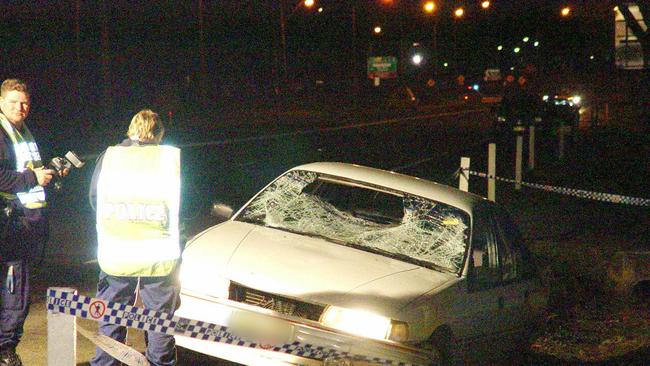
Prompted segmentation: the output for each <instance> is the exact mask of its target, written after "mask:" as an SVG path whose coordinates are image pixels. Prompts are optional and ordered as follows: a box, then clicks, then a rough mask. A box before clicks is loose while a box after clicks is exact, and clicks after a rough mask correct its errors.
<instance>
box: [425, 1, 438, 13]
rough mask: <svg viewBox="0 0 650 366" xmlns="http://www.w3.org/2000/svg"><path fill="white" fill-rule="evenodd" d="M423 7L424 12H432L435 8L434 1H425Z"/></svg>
mask: <svg viewBox="0 0 650 366" xmlns="http://www.w3.org/2000/svg"><path fill="white" fill-rule="evenodd" d="M423 8H424V11H425V12H427V13H433V12H434V11H435V10H436V3H434V2H433V1H427V2H426V3H424V6H423Z"/></svg>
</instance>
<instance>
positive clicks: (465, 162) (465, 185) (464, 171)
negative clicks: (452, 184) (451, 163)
mask: <svg viewBox="0 0 650 366" xmlns="http://www.w3.org/2000/svg"><path fill="white" fill-rule="evenodd" d="M458 189H460V190H461V191H465V192H468V191H469V158H466V157H461V158H460V174H459V175H458Z"/></svg>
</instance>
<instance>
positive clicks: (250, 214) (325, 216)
mask: <svg viewBox="0 0 650 366" xmlns="http://www.w3.org/2000/svg"><path fill="white" fill-rule="evenodd" d="M236 219H237V220H240V221H247V222H253V223H257V224H261V225H264V226H268V227H273V228H278V229H282V230H287V231H292V232H297V233H302V234H305V235H312V236H319V237H323V238H325V239H327V240H330V241H333V242H336V243H341V244H344V245H349V246H353V247H355V248H359V249H362V250H366V251H371V252H375V253H381V254H384V255H387V256H391V257H395V258H398V259H401V260H406V261H410V262H412V263H416V264H420V265H425V266H427V267H429V268H434V269H442V270H446V271H450V272H454V273H456V272H458V271H459V270H460V267H461V266H462V262H463V254H464V253H465V242H466V237H467V235H468V230H467V229H468V227H469V216H468V215H467V213H466V212H464V211H462V210H460V209H458V208H456V207H453V206H449V205H446V204H444V203H440V202H435V201H432V200H428V199H424V198H421V197H417V196H413V195H409V194H406V193H403V192H396V191H392V190H384V189H381V188H380V187H372V186H368V185H364V184H363V183H358V182H350V181H343V180H338V179H337V178H335V177H329V176H326V175H320V174H317V173H314V172H307V171H291V172H288V173H287V174H285V175H284V176H282V177H280V178H278V179H277V180H276V181H275V182H273V183H272V184H271V185H269V186H268V187H267V188H266V189H265V190H264V191H263V192H261V193H260V194H259V195H258V196H257V197H255V199H254V200H252V201H251V202H250V204H248V205H247V206H246V207H245V208H244V210H243V211H242V212H241V213H240V214H239V215H238V217H237V218H236Z"/></svg>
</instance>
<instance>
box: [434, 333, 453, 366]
mask: <svg viewBox="0 0 650 366" xmlns="http://www.w3.org/2000/svg"><path fill="white" fill-rule="evenodd" d="M453 338H454V337H453V335H452V333H451V329H449V328H448V327H444V326H443V327H440V328H438V329H436V331H435V332H433V334H432V335H431V338H430V339H431V345H432V346H433V349H432V353H433V354H432V355H431V358H432V361H433V362H434V364H436V365H441V366H450V365H453V364H454V351H453V350H452V348H451V347H452V344H453V343H454V342H453Z"/></svg>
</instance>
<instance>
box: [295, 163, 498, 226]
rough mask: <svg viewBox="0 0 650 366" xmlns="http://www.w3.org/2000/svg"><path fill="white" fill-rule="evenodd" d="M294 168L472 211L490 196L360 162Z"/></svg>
mask: <svg viewBox="0 0 650 366" xmlns="http://www.w3.org/2000/svg"><path fill="white" fill-rule="evenodd" d="M292 170H306V171H312V172H315V173H322V174H327V175H332V176H336V177H341V178H345V179H350V180H354V181H358V182H365V183H369V184H372V185H375V186H380V187H386V188H389V189H392V190H396V191H401V192H406V193H410V194H413V195H416V196H420V197H424V198H428V199H431V200H434V201H438V202H442V203H446V204H448V205H451V206H455V207H458V208H460V209H462V210H463V211H466V212H468V213H470V214H471V213H472V212H473V209H474V208H475V207H476V205H477V204H479V202H487V200H486V199H485V198H483V197H481V196H478V195H475V194H473V193H469V192H464V191H461V190H459V189H456V188H453V187H450V186H446V185H443V184H439V183H436V182H432V181H428V180H426V179H422V178H418V177H413V176H410V175H404V174H400V173H396V172H392V171H387V170H382V169H376V168H370V167H367V166H362V165H357V164H349V163H337V162H317V163H309V164H304V165H300V166H297V167H295V168H292V169H290V170H289V171H292Z"/></svg>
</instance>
